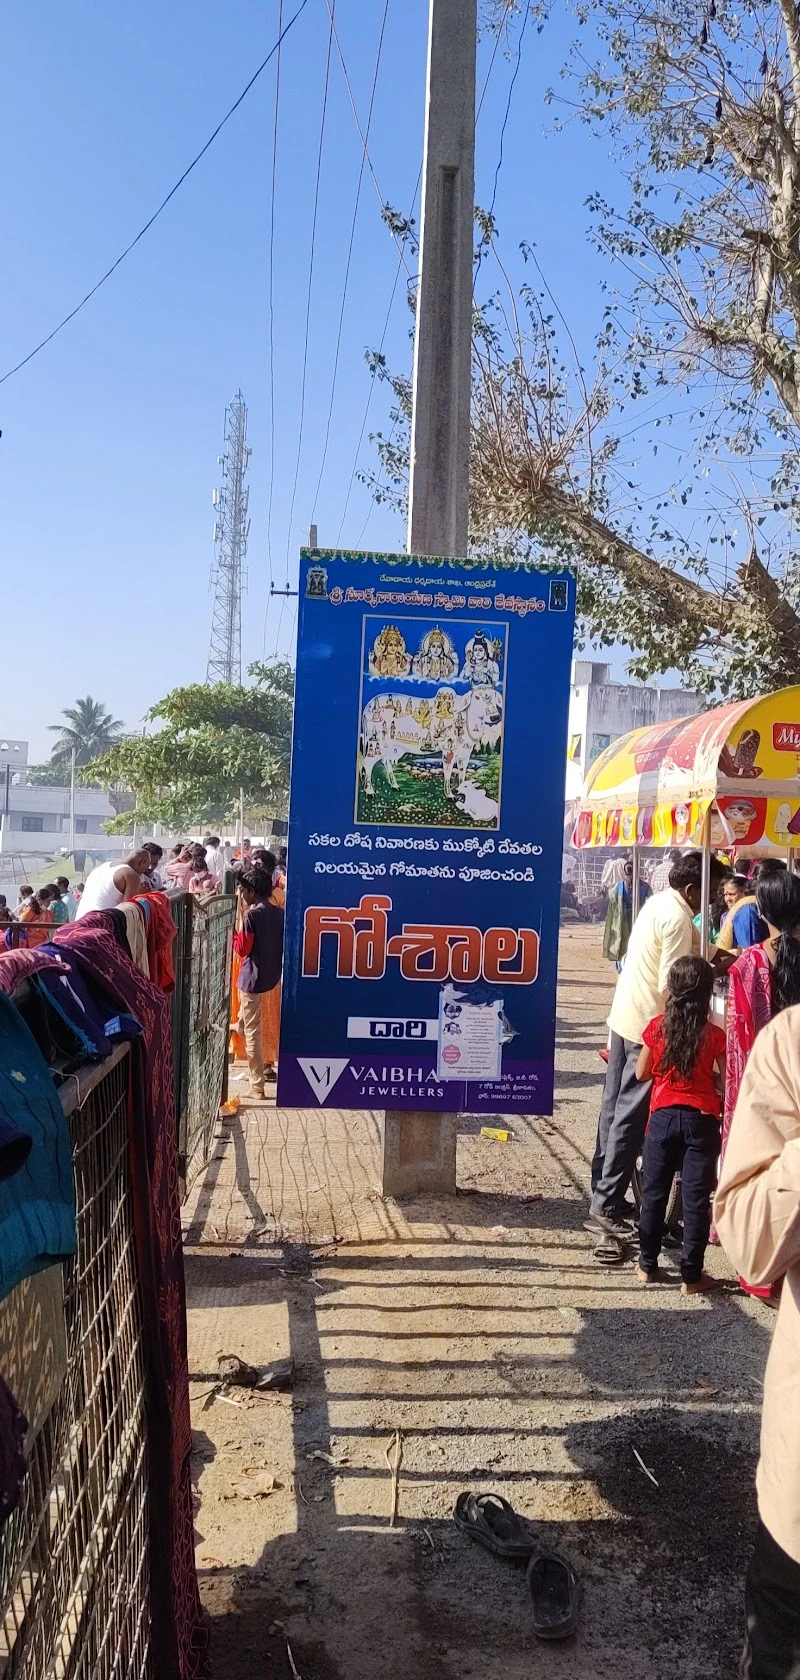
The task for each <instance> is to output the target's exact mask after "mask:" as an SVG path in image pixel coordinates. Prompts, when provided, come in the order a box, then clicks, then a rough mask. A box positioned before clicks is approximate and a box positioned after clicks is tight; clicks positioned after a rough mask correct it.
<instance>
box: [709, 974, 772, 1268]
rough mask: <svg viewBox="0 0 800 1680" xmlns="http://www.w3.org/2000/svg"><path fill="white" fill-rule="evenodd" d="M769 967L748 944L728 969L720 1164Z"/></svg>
mask: <svg viewBox="0 0 800 1680" xmlns="http://www.w3.org/2000/svg"><path fill="white" fill-rule="evenodd" d="M772 1013H773V1011H772V968H771V965H770V962H769V958H768V957H767V955H766V952H765V951H764V947H763V945H751V946H749V948H748V949H747V950H746V951H743V952H742V954H741V956H740V957H737V958H736V961H735V963H733V965H732V967H731V968H730V969H729V970H728V1015H727V1023H726V1028H727V1038H726V1045H725V1115H724V1119H723V1123H722V1149H721V1152H720V1166H721V1165H722V1162H723V1161H724V1159H725V1150H726V1148H727V1145H728V1136H729V1134H730V1129H731V1121H732V1120H733V1112H734V1109H735V1107H736V1099H737V1097H738V1095H739V1086H740V1085H741V1083H742V1078H743V1076H744V1070H745V1068H746V1066H747V1059H748V1057H749V1055H750V1051H751V1050H752V1048H753V1045H754V1044H755V1041H756V1039H757V1037H758V1035H759V1033H760V1031H761V1028H762V1027H765V1026H766V1024H767V1022H768V1021H771V1020H772ZM711 1240H712V1242H715V1243H718V1242H719V1237H718V1236H717V1231H716V1227H715V1226H712V1229H711ZM739 1282H740V1284H741V1286H742V1288H743V1289H744V1290H745V1292H746V1293H747V1294H748V1295H757V1296H759V1297H760V1299H762V1300H769V1299H770V1297H771V1296H772V1294H773V1290H772V1289H771V1288H767V1289H753V1288H751V1286H750V1284H748V1283H746V1282H745V1280H744V1278H740V1279H739Z"/></svg>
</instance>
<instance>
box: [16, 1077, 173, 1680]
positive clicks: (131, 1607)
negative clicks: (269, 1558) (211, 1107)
mask: <svg viewBox="0 0 800 1680" xmlns="http://www.w3.org/2000/svg"><path fill="white" fill-rule="evenodd" d="M61 1101H62V1104H63V1107H64V1111H65V1113H66V1114H67V1116H68V1120H69V1126H70V1131H71V1138H72V1150H73V1170H74V1178H75V1197H76V1211H77V1227H78V1249H77V1253H76V1255H75V1257H74V1259H72V1260H71V1261H69V1262H68V1263H67V1264H66V1265H65V1266H64V1267H63V1269H61V1268H51V1269H50V1270H49V1271H48V1272H45V1273H41V1274H39V1278H41V1279H44V1280H48V1286H49V1285H50V1284H53V1283H55V1284H56V1285H58V1289H57V1293H56V1295H55V1302H56V1307H55V1318H54V1321H53V1322H52V1323H51V1324H50V1326H49V1330H48V1332H47V1335H45V1334H44V1331H43V1328H42V1322H41V1314H40V1315H39V1316H38V1318H37V1319H36V1322H38V1324H39V1342H38V1345H37V1346H36V1347H35V1348H34V1353H33V1359H32V1361H31V1360H30V1359H29V1363H32V1364H34V1365H35V1367H36V1369H35V1376H36V1383H37V1384H38V1387H39V1390H40V1397H41V1398H42V1402H43V1407H44V1415H43V1417H41V1418H40V1417H39V1416H36V1415H33V1416H32V1415H31V1413H34V1414H35V1413H36V1410H37V1406H36V1403H32V1402H31V1400H30V1399H29V1398H28V1397H27V1395H25V1402H24V1403H25V1405H26V1406H27V1407H28V1416H29V1422H30V1423H31V1426H32V1428H31V1431H30V1432H29V1433H32V1434H33V1435H34V1439H33V1442H32V1445H29V1452H28V1463H29V1469H28V1475H27V1477H26V1479H25V1482H24V1484H23V1491H22V1496H21V1500H20V1504H19V1506H18V1508H17V1510H16V1511H14V1512H13V1513H12V1515H11V1516H10V1517H9V1518H8V1519H7V1521H6V1523H5V1525H4V1527H3V1529H2V1531H0V1675H1V1676H2V1680H18V1677H19V1680H62V1677H63V1680H145V1677H146V1675H147V1673H148V1668H149V1660H148V1649H149V1627H150V1602H149V1599H150V1580H149V1541H148V1534H149V1497H148V1486H147V1433H146V1422H145V1360H144V1347H143V1323H142V1310H141V1301H140V1294H139V1277H138V1265H137V1259H136V1248H135V1239H134V1224H133V1205H132V1192H131V1179H130V1169H129V1157H128V1049H127V1046H124V1047H122V1048H120V1049H118V1050H116V1051H115V1052H114V1055H113V1056H112V1058H111V1059H110V1060H109V1061H107V1062H105V1063H104V1064H103V1066H102V1067H99V1068H92V1069H86V1070H85V1071H84V1072H83V1073H82V1074H81V1075H80V1076H79V1077H78V1078H77V1080H70V1081H69V1082H68V1085H67V1086H66V1087H65V1088H64V1090H63V1091H62V1093H61ZM62 1270H63V1300H62V1296H61V1291H60V1275H61V1272H62ZM35 1286H37V1279H32V1280H28V1282H27V1283H26V1284H23V1285H20V1286H19V1289H18V1290H14V1291H12V1293H11V1295H9V1296H7V1297H6V1299H5V1300H4V1301H3V1302H0V1350H2V1351H1V1363H2V1369H3V1373H4V1375H5V1376H6V1377H7V1379H8V1381H9V1384H10V1386H11V1387H12V1390H15V1388H16V1390H17V1391H18V1392H19V1397H20V1400H21V1402H22V1397H23V1394H24V1383H23V1386H22V1390H21V1391H20V1383H22V1382H23V1377H24V1371H23V1370H22V1366H23V1365H24V1363H25V1357H26V1355H25V1350H24V1348H23V1347H22V1345H21V1344H22V1342H23V1340H24V1336H23V1332H22V1324H23V1320H24V1315H25V1306H26V1299H25V1292H26V1291H30V1290H32V1289H33V1288H34V1287H35ZM21 1292H22V1293H21ZM51 1306H52V1297H51ZM34 1316H35V1317H36V1315H34ZM45 1329H47V1326H46V1325H45ZM59 1349H60V1352H59ZM62 1361H63V1363H62ZM18 1377H19V1382H18V1380H17V1379H18ZM48 1383H49V1385H50V1392H49V1393H47V1392H46V1390H47V1385H48ZM34 1386H36V1385H34Z"/></svg>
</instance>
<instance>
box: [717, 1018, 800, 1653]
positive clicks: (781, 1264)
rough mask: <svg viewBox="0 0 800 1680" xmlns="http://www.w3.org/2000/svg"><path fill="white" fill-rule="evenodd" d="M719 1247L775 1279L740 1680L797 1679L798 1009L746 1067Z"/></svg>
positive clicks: (758, 1277) (725, 1178)
mask: <svg viewBox="0 0 800 1680" xmlns="http://www.w3.org/2000/svg"><path fill="white" fill-rule="evenodd" d="M714 1218H715V1220H716V1225H717V1230H718V1231H719V1235H720V1238H721V1241H722V1245H723V1247H724V1249H725V1251H726V1253H727V1254H728V1255H729V1257H730V1259H731V1260H732V1261H733V1264H734V1266H735V1267H736V1269H737V1271H738V1272H740V1273H742V1274H743V1275H744V1276H745V1277H747V1278H749V1279H750V1280H751V1281H752V1283H753V1284H755V1285H757V1286H760V1287H761V1288H762V1289H769V1288H770V1287H771V1286H772V1285H774V1284H776V1283H778V1282H779V1281H780V1280H781V1279H783V1288H782V1290H781V1297H780V1307H779V1309H778V1322H777V1324H776V1326H775V1334H774V1336H773V1339H772V1347H771V1349H770V1354H769V1359H768V1361H767V1371H766V1377H765V1379H764V1410H763V1415H762V1420H761V1458H760V1461H759V1466H758V1475H757V1478H756V1481H757V1487H758V1512H759V1518H760V1521H759V1525H758V1530H757V1533H756V1543H755V1550H754V1553H753V1557H752V1559H751V1562H750V1567H749V1569H748V1572H747V1585H746V1590H745V1611H746V1617H747V1634H746V1640H745V1650H744V1655H743V1657H742V1666H741V1669H740V1674H741V1676H742V1680H797V1676H798V1675H800V1429H798V1422H797V1420H798V1415H800V1008H797V1007H795V1008H792V1009H786V1010H784V1011H783V1012H782V1013H781V1014H779V1015H776V1016H775V1019H774V1020H772V1021H770V1022H769V1023H768V1024H767V1025H766V1026H765V1027H764V1028H763V1030H762V1031H761V1032H760V1033H759V1035H758V1038H757V1039H756V1041H755V1044H754V1046H753V1050H752V1054H751V1056H750V1059H749V1061H748V1063H747V1067H746V1068H745V1071H744V1077H743V1079H742V1084H741V1089H740V1091H739V1100H738V1102H737V1104H736V1110H735V1113H734V1116H733V1123H732V1125H731V1129H730V1135H729V1137H728V1148H727V1151H726V1154H725V1160H724V1163H723V1167H722V1173H721V1176H720V1184H719V1190H718V1191H717V1197H716V1201H715V1204H714Z"/></svg>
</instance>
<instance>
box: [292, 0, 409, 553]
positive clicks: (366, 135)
mask: <svg viewBox="0 0 800 1680" xmlns="http://www.w3.org/2000/svg"><path fill="white" fill-rule="evenodd" d="M389 4H390V0H385V3H384V8H383V17H382V19H381V30H380V35H379V37H378V51H377V54H376V57H375V72H374V75H373V78H372V89H371V92H370V98H369V109H368V111H367V122H366V128H365V131H364V144H363V146H362V148H361V161H360V163H359V168H358V181H357V183H356V198H355V204H354V206H353V219H352V222H351V224H350V241H349V244H348V247H347V262H346V263H345V270H344V284H343V286H342V302H341V307H340V309H339V326H338V330H337V333H336V349H335V352H334V357H333V377H332V379H331V395H330V402H329V404H328V418H327V421H326V424H325V440H324V443H323V446H322V460H321V462H320V468H319V476H318V478H317V488H316V490H315V491H314V503H313V507H312V509H311V522H312V524H313V522H314V515H315V514H316V511H317V502H318V500H319V493H320V488H321V485H322V476H323V473H324V471H325V462H326V460H327V458H328V444H329V442H330V435H331V422H332V419H333V405H334V400H335V396H336V380H337V376H338V373H339V354H340V351H341V347H342V328H343V326H344V312H345V307H346V303H347V287H348V282H349V280H350V266H351V263H352V260H353V246H354V244H355V236H356V223H357V221H358V210H359V205H360V203H361V187H362V183H363V180H364V165H365V163H366V161H367V144H368V141H369V134H370V128H371V126H372V113H373V110H374V108H375V92H376V89H377V86H378V74H379V71H380V66H381V55H382V53H383V38H384V35H385V33H386V19H387V16H388V13H389ZM399 271H400V268H399V265H398V274H399ZM396 286H397V280H395V287H396ZM392 298H394V291H393V292H392Z"/></svg>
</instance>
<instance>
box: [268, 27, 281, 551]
mask: <svg viewBox="0 0 800 1680" xmlns="http://www.w3.org/2000/svg"><path fill="white" fill-rule="evenodd" d="M282 29H283V0H279V7H278V56H277V61H276V67H275V122H274V125H273V130H272V187H271V191H270V210H269V503H268V507H267V554H268V555H269V575H270V582H271V581H272V500H273V494H274V490H275V178H276V174H277V167H278V113H279V110H280V98H281V40H282V38H283V37H282Z"/></svg>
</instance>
